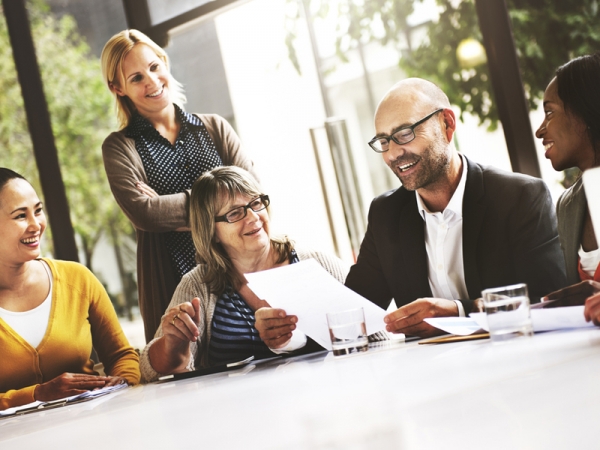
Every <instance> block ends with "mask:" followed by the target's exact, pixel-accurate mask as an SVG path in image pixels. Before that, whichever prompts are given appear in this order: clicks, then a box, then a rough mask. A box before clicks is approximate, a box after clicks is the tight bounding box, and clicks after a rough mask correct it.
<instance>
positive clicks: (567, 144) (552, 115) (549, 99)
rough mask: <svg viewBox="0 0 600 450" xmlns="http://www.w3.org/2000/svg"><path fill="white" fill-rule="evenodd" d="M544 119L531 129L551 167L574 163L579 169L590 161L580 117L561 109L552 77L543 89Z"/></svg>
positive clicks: (588, 143)
mask: <svg viewBox="0 0 600 450" xmlns="http://www.w3.org/2000/svg"><path fill="white" fill-rule="evenodd" d="M544 114H545V117H544V121H543V122H542V124H541V125H540V127H539V128H538V130H537V131H536V132H535V135H536V137H537V138H539V139H542V143H543V144H544V150H545V154H544V156H545V157H546V158H548V159H549V160H550V162H551V163H552V167H554V170H559V171H560V170H565V169H568V168H570V167H578V168H579V169H581V170H585V169H588V168H590V167H592V166H593V165H594V148H593V145H592V141H591V139H590V137H589V135H588V133H587V127H586V125H585V123H584V122H583V120H581V119H580V118H579V117H577V116H575V115H574V114H570V113H569V112H568V111H565V108H564V104H563V101H562V100H561V98H560V97H559V96H558V84H557V81H556V78H554V79H553V80H552V81H551V82H550V84H549V85H548V87H547V88H546V92H545V93H544Z"/></svg>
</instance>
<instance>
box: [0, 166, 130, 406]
mask: <svg viewBox="0 0 600 450" xmlns="http://www.w3.org/2000/svg"><path fill="white" fill-rule="evenodd" d="M45 228H46V217H45V215H44V211H43V209H42V202H41V201H40V200H39V198H38V196H37V195H36V193H35V190H34V189H33V187H32V186H31V185H30V184H29V183H28V182H27V181H26V180H25V179H24V178H23V177H22V176H21V175H19V174H17V173H16V172H13V171H12V170H9V169H5V168H0V410H2V409H6V408H10V407H13V406H20V405H24V404H27V403H31V402H33V401H36V400H40V401H49V400H55V399H58V398H63V397H68V396H71V395H76V394H81V393H83V392H85V391H88V390H92V389H96V388H101V387H105V386H111V385H115V384H119V383H128V384H136V383H138V382H139V379H140V371H139V359H138V356H137V354H136V352H135V351H134V350H133V348H132V347H131V346H130V345H129V343H128V342H127V339H126V338H125V335H124V334H123V331H122V330H121V327H120V326H119V322H118V321H117V316H116V314H115V311H114V309H113V306H112V304H111V303H110V300H109V298H108V295H107V294H106V291H105V290H104V288H103V286H102V285H101V284H100V282H99V281H98V280H97V279H96V278H95V277H94V275H93V274H92V273H91V272H90V271H89V270H88V269H87V268H85V267H84V266H82V265H81V264H78V263H73V262H67V261H56V260H51V259H46V258H39V255H40V239H41V237H42V234H43V233H44V229H45ZM92 345H93V346H94V348H95V349H96V351H97V353H98V355H99V357H100V360H101V361H102V363H103V364H104V368H105V372H106V374H107V375H108V376H99V375H98V373H97V372H95V371H94V362H93V361H92V360H91V359H90V354H91V352H92Z"/></svg>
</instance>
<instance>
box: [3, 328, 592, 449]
mask: <svg viewBox="0 0 600 450" xmlns="http://www.w3.org/2000/svg"><path fill="white" fill-rule="evenodd" d="M246 370H248V369H246ZM138 448H140V449H141V448H145V449H146V448H147V449H154V448H161V449H187V448H202V449H217V448H218V449H242V448H244V449H254V448H257V449H258V448H260V449H271V448H285V449H296V448H306V449H315V448H339V449H351V448H357V449H363V448H365V449H366V448H368V449H386V448H390V449H399V448H400V449H402V448H405V449H430V448H431V449H442V448H444V449H474V448H477V449H481V448H485V449H496V448H498V449H563V448H573V449H584V448H600V330H599V329H597V328H594V329H581V330H572V331H562V332H552V333H544V334H537V335H536V336H534V337H533V338H529V339H527V338H523V339H520V340H516V341H513V342H509V343H506V344H502V345H493V344H491V342H490V341H489V340H482V341H470V342H458V343H452V344H440V345H429V346H425V345H418V344H417V343H416V342H410V343H407V344H400V345H398V346H396V347H395V348H393V349H387V350H378V351H371V350H370V351H369V352H367V353H365V354H361V355H357V356H351V357H346V358H342V359H334V358H333V356H332V355H330V354H323V353H320V354H316V355H309V356H306V357H298V358H293V359H290V360H287V361H284V362H281V361H280V362H277V363H275V362H270V363H265V364H263V365H258V366H256V367H255V368H254V369H252V370H249V371H247V372H244V371H243V370H242V371H238V372H233V373H221V374H214V375H208V376H204V377H200V378H192V379H187V380H180V381H177V382H171V383H164V384H150V385H146V386H139V387H135V388H131V389H128V390H125V391H123V392H121V393H117V394H114V395H110V396H106V397H103V398H100V399H97V400H93V401H91V402H87V403H81V404H78V405H72V406H68V407H63V408H58V409H54V410H49V411H45V412H39V413H34V414H29V415H25V416H21V417H17V418H12V419H4V420H0V449H2V450H9V449H19V450H21V449H43V450H51V449H60V450H68V449H84V450H90V449H103V450H104V449H138Z"/></svg>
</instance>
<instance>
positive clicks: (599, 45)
mask: <svg viewBox="0 0 600 450" xmlns="http://www.w3.org/2000/svg"><path fill="white" fill-rule="evenodd" d="M299 2H304V3H305V4H306V5H307V6H308V7H309V10H310V11H311V14H312V15H313V18H314V20H315V21H317V20H319V19H323V18H325V17H336V34H335V36H336V37H335V40H336V42H335V46H336V53H337V55H338V56H339V57H340V59H342V60H344V59H345V55H346V54H347V53H348V52H349V51H351V50H353V49H355V48H356V47H357V45H358V43H359V41H360V42H361V43H362V44H365V43H367V42H371V41H379V42H380V43H381V44H383V45H386V44H391V45H394V46H396V47H397V48H398V50H399V61H398V64H399V65H400V67H401V68H402V69H403V70H404V71H405V72H406V73H407V75H408V76H415V77H421V78H426V79H428V80H431V81H433V82H435V83H436V84H438V85H439V86H440V87H441V88H442V90H443V91H444V92H446V93H447V94H448V97H449V98H450V101H451V103H452V104H454V105H456V106H458V107H459V108H460V111H461V116H462V113H464V112H469V113H471V114H473V115H475V116H476V117H478V118H479V121H480V123H484V124H486V125H487V126H488V128H489V129H490V130H493V129H495V128H496V127H497V124H498V112H497V110H496V107H495V104H494V94H493V91H492V86H491V82H490V79H489V72H488V68H487V64H485V62H484V61H482V62H481V63H480V64H477V65H474V66H472V67H465V66H464V64H461V61H460V60H459V58H458V57H457V48H458V46H459V44H460V43H461V42H463V41H464V40H466V39H474V40H476V41H479V42H480V43H482V42H483V41H482V36H481V31H480V28H479V23H478V19H477V13H476V11H475V4H474V0H462V1H461V0H436V3H437V7H438V11H439V18H438V19H437V20H435V21H431V22H429V23H427V24H426V25H425V26H426V37H425V39H424V40H423V41H422V42H420V43H419V44H418V45H417V46H415V44H414V43H413V42H411V28H413V27H414V26H415V24H412V25H411V24H410V21H409V16H410V15H411V14H412V13H413V11H414V9H415V8H414V5H415V4H416V3H423V2H422V0H288V5H289V8H288V26H287V29H288V38H287V44H288V53H289V55H290V60H291V61H292V62H295V61H296V56H295V48H294V37H295V34H296V31H297V27H298V25H297V24H296V22H297V21H298V19H300V17H301V16H302V11H301V8H300V7H298V3H299ZM506 3H507V6H508V10H509V15H510V18H511V22H512V27H513V34H514V39H515V44H516V47H517V54H518V59H519V65H520V68H521V74H522V78H523V85H524V88H525V93H526V96H527V98H528V101H529V106H530V108H531V109H536V108H537V106H538V104H539V102H540V101H541V99H542V97H543V92H544V89H545V88H546V86H547V84H548V83H549V81H550V80H551V79H552V77H553V74H554V72H555V70H556V69H557V67H559V66H560V65H561V64H564V63H565V62H567V61H569V60H570V59H572V58H574V57H576V56H580V55H584V54H588V53H594V52H595V51H598V50H600V27H598V24H599V23H600V16H599V2H598V0H506ZM294 4H295V6H294ZM333 9H335V12H336V14H330V12H332V10H333ZM296 69H297V70H300V68H299V67H298V65H297V63H296Z"/></svg>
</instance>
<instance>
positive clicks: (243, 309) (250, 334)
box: [208, 250, 299, 366]
mask: <svg viewBox="0 0 600 450" xmlns="http://www.w3.org/2000/svg"><path fill="white" fill-rule="evenodd" d="M298 261H299V259H298V255H297V254H296V251H295V250H292V253H291V255H290V264H294V263H297V262H298ZM255 322H256V319H255V317H254V311H252V309H251V308H250V307H249V306H248V304H247V303H246V302H245V301H244V299H243V298H242V297H241V296H240V295H239V294H238V293H237V292H235V291H234V290H233V289H228V290H226V292H224V293H223V294H222V295H221V296H220V297H219V299H218V300H217V304H216V306H215V312H214V315H213V320H212V324H211V334H212V337H211V340H210V344H209V345H208V361H209V364H210V365H211V366H212V365H216V364H222V363H225V362H229V361H241V360H242V359H246V358H248V357H249V356H252V355H253V356H254V359H264V358H270V357H272V356H274V353H273V352H271V350H269V347H267V345H266V344H265V343H264V342H263V341H262V339H261V338H260V336H259V334H258V331H257V330H256V328H255V327H254V323H255Z"/></svg>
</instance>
